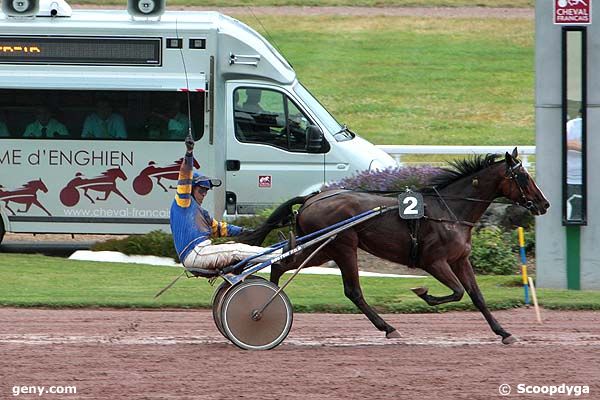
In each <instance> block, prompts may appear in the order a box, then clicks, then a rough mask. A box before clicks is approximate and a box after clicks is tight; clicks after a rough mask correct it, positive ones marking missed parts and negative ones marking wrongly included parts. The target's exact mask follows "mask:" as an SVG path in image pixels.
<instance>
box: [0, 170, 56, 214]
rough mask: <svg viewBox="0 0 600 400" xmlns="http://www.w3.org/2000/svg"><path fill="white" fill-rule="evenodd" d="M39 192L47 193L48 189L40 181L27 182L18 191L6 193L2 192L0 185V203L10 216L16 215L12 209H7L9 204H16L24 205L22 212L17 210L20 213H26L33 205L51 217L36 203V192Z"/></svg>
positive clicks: (5, 191)
mask: <svg viewBox="0 0 600 400" xmlns="http://www.w3.org/2000/svg"><path fill="white" fill-rule="evenodd" d="M38 190H41V191H42V192H44V193H48V188H47V187H46V185H45V184H44V182H42V179H41V178H40V179H37V180H35V181H29V182H27V183H26V184H24V185H23V186H21V187H20V188H19V189H16V190H12V191H8V190H4V187H3V186H2V185H0V201H3V202H4V207H5V208H6V209H7V210H8V211H10V212H11V213H12V215H17V214H16V213H15V212H14V210H13V209H11V208H10V207H9V205H8V204H9V203H10V202H13V203H17V204H25V209H24V210H17V212H20V213H26V212H28V211H29V209H30V208H31V206H32V205H33V204H35V205H36V206H38V207H39V208H41V209H42V210H44V211H45V212H46V214H48V215H49V216H52V214H50V212H49V211H48V210H46V208H45V207H44V206H43V205H42V203H40V202H39V201H38V198H37V191H38Z"/></svg>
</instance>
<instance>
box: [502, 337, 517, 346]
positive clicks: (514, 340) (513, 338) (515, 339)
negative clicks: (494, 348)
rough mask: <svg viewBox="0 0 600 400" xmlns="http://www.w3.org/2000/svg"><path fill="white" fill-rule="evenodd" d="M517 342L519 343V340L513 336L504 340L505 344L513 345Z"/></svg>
mask: <svg viewBox="0 0 600 400" xmlns="http://www.w3.org/2000/svg"><path fill="white" fill-rule="evenodd" d="M516 341H517V338H516V337H514V336H513V335H510V336H507V337H505V338H502V343H504V344H513V343H514V342H516Z"/></svg>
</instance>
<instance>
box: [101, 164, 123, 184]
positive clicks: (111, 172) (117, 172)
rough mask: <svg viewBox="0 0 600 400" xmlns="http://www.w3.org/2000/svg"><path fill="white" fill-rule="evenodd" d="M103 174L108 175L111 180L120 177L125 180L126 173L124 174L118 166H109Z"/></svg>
mask: <svg viewBox="0 0 600 400" xmlns="http://www.w3.org/2000/svg"><path fill="white" fill-rule="evenodd" d="M105 174H106V175H107V176H110V177H111V178H112V179H113V180H116V179H117V178H121V179H123V180H124V181H126V180H127V175H125V172H123V170H122V169H121V168H120V167H116V168H111V169H109V170H107V171H106V172H105Z"/></svg>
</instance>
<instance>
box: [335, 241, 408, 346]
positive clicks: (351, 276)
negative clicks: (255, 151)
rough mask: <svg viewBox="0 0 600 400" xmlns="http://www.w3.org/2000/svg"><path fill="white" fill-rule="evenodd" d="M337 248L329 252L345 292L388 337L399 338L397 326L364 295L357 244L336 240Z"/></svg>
mask: <svg viewBox="0 0 600 400" xmlns="http://www.w3.org/2000/svg"><path fill="white" fill-rule="evenodd" d="M334 243H335V248H331V247H330V248H329V249H328V250H329V251H328V252H329V253H330V254H331V255H332V256H333V257H332V258H333V260H334V261H335V262H336V264H337V265H338V267H339V268H340V271H341V272H342V279H343V281H344V294H345V295H346V297H347V298H349V299H350V300H351V301H352V302H353V303H354V304H355V305H356V307H358V308H359V309H360V311H362V312H363V314H365V315H366V317H367V318H369V320H370V321H371V322H372V323H373V325H375V327H376V328H377V329H379V330H380V331H383V332H385V336H386V337H387V338H388V339H391V338H398V337H400V334H399V333H398V331H396V328H394V327H393V326H391V325H390V324H388V323H387V322H385V321H384V320H383V318H381V317H380V316H379V314H377V312H375V310H373V309H372V308H371V306H369V304H367V302H366V301H365V298H364V297H363V293H362V289H361V288H360V282H359V276H358V262H357V258H356V246H352V245H343V244H340V243H339V242H337V241H336V242H334Z"/></svg>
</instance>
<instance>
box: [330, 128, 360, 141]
mask: <svg viewBox="0 0 600 400" xmlns="http://www.w3.org/2000/svg"><path fill="white" fill-rule="evenodd" d="M355 136H356V134H355V133H354V132H352V131H351V130H350V128H348V125H346V124H343V125H342V129H340V130H339V131H337V132H336V133H334V134H333V137H334V138H335V139H336V140H337V141H341V140H350V139H352V138H354V137H355Z"/></svg>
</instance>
